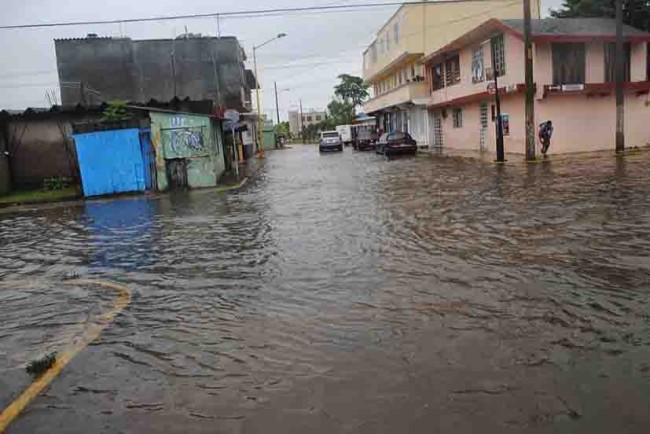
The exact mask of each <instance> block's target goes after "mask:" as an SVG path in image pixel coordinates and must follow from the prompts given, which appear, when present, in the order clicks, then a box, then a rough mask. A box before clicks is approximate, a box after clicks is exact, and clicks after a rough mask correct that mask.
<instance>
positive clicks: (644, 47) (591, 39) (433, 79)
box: [422, 18, 650, 155]
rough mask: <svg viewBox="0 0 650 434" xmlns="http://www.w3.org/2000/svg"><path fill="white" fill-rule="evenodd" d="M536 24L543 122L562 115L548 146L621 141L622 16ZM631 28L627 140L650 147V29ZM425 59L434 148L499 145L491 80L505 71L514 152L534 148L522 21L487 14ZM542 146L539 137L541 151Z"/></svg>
mask: <svg viewBox="0 0 650 434" xmlns="http://www.w3.org/2000/svg"><path fill="white" fill-rule="evenodd" d="M532 33H533V44H534V45H533V62H534V80H535V83H536V86H537V87H536V95H535V128H536V132H537V130H538V128H539V124H540V123H541V122H543V121H545V120H549V119H550V120H551V121H553V126H554V133H553V140H552V144H551V148H550V150H549V154H553V153H565V152H584V151H594V150H607V149H610V150H611V149H614V148H615V112H616V106H615V96H614V46H615V45H614V40H615V22H614V20H611V19H601V18H595V19H592V18H577V19H541V20H532ZM623 35H624V40H625V51H624V52H625V57H626V65H625V70H626V71H625V74H626V77H625V81H626V82H625V137H626V146H627V147H632V146H647V145H650V97H649V95H648V93H649V91H650V81H649V80H650V78H649V75H650V56H649V53H648V41H650V33H646V32H643V31H640V30H637V29H634V28H632V27H629V26H625V27H624V31H623ZM493 50H494V58H495V60H496V62H495V63H496V64H495V65H493V64H492V51H493ZM422 63H424V64H425V67H426V73H427V74H426V75H427V81H428V85H429V90H430V98H429V101H428V108H429V118H430V122H429V125H430V135H431V139H432V140H431V141H432V143H433V145H434V147H436V146H437V147H441V148H443V149H450V150H468V151H470V150H471V151H482V150H485V151H489V152H492V153H494V152H495V125H496V124H495V122H494V111H495V110H494V96H493V95H492V94H491V92H489V89H488V86H489V83H492V82H493V80H492V76H493V73H494V72H496V74H497V78H498V82H499V93H500V96H501V112H502V114H503V115H504V124H505V125H504V130H505V134H506V135H505V138H504V144H505V151H506V153H517V154H524V153H525V124H524V87H525V86H524V45H523V20H516V19H513V20H498V19H491V20H489V21H486V22H485V23H483V24H481V25H480V26H478V27H475V28H474V29H472V30H470V31H469V32H467V33H465V34H464V35H462V36H461V37H459V38H458V39H456V40H454V41H452V42H451V43H449V44H447V45H446V46H444V47H443V48H441V49H440V50H437V51H435V52H433V53H431V54H430V55H428V56H426V57H425V58H424V59H423V61H422ZM538 142H539V141H538ZM540 148H541V145H540V144H539V143H538V145H537V154H538V155H539V153H540V152H539V150H540Z"/></svg>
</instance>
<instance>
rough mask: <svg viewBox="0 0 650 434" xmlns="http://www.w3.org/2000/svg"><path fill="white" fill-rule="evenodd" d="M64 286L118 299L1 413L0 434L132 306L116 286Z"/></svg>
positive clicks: (124, 290) (127, 293) (127, 294)
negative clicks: (115, 295) (99, 291)
mask: <svg viewBox="0 0 650 434" xmlns="http://www.w3.org/2000/svg"><path fill="white" fill-rule="evenodd" d="M65 283H67V284H76V285H78V284H81V285H97V286H101V287H103V288H106V289H112V290H115V291H117V292H118V293H119V297H118V298H117V300H115V301H114V302H113V308H112V309H111V310H110V311H108V312H106V313H103V314H102V315H100V317H99V321H98V322H96V323H93V324H90V325H89V326H88V327H86V329H85V330H84V334H83V336H82V338H81V339H79V340H77V341H76V342H74V343H73V344H72V345H71V346H70V348H67V349H65V350H64V351H61V352H59V353H57V355H56V362H55V363H54V364H53V365H52V366H51V367H50V368H49V369H48V370H47V371H45V372H44V373H43V374H42V375H41V376H40V377H38V378H36V380H34V382H32V384H30V385H29V387H27V389H25V390H24V391H23V393H21V394H20V396H19V397H18V398H16V399H15V400H14V401H13V402H12V403H11V404H9V406H8V407H7V408H5V409H4V410H3V411H2V414H0V433H2V432H4V431H5V430H6V429H7V427H8V426H9V424H10V423H11V422H12V421H13V420H14V419H15V418H16V417H17V416H18V415H19V414H20V412H21V411H23V410H24V409H25V407H27V405H28V404H29V403H30V402H31V401H32V400H33V399H34V398H35V397H36V396H37V395H38V394H39V393H41V392H42V391H43V389H45V388H46V387H47V386H48V385H49V384H50V383H51V382H52V380H54V379H55V378H56V377H57V376H58V375H59V374H60V373H61V371H62V370H63V368H64V367H65V365H67V364H68V362H70V361H71V360H72V359H73V358H74V357H75V356H76V355H77V354H79V353H80V352H81V351H82V350H83V349H85V348H86V347H87V346H88V344H90V343H91V342H92V341H94V340H95V339H97V338H98V337H99V335H101V333H102V331H103V330H104V329H105V328H106V327H108V326H109V325H110V324H112V323H113V321H114V320H115V317H116V316H117V315H118V314H119V313H120V312H122V310H124V308H125V307H126V306H127V305H128V304H129V303H130V302H131V291H129V290H128V289H127V288H126V287H124V286H122V285H118V284H116V283H110V282H101V281H97V280H84V279H79V280H73V281H70V282H65Z"/></svg>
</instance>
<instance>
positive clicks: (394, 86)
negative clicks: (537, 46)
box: [363, 0, 540, 146]
mask: <svg viewBox="0 0 650 434" xmlns="http://www.w3.org/2000/svg"><path fill="white" fill-rule="evenodd" d="M539 2H540V0H531V5H532V6H531V7H532V16H533V18H539ZM491 17H498V18H522V17H523V7H522V3H521V2H518V1H515V2H513V1H511V0H480V1H465V2H459V3H440V4H436V2H426V3H424V2H423V3H422V4H413V3H409V4H404V5H402V6H401V7H400V8H399V9H398V10H397V12H395V14H394V15H393V16H392V17H391V18H390V19H389V20H388V21H387V22H386V23H385V24H384V25H383V26H382V27H381V28H380V29H379V31H378V32H377V37H376V38H375V40H374V41H373V42H372V43H371V44H370V46H369V47H368V48H367V49H366V51H365V52H364V53H363V77H364V80H365V81H366V83H368V84H369V85H370V87H371V90H372V98H371V99H370V100H368V101H367V102H366V104H365V105H364V111H365V112H366V113H368V114H370V115H374V116H376V117H377V119H378V122H379V126H380V127H381V128H382V129H383V130H385V131H388V130H393V129H399V130H405V131H408V132H410V133H411V135H412V136H413V137H414V138H415V139H416V140H417V141H418V143H419V144H420V145H424V146H427V145H429V144H430V142H431V139H432V134H431V128H430V125H431V122H432V119H430V117H429V115H428V111H427V107H426V101H427V99H428V97H429V92H428V87H427V83H426V79H425V78H426V73H425V70H424V68H423V66H422V64H421V60H422V58H424V57H425V56H426V55H428V54H430V53H433V52H435V51H437V50H439V49H440V48H441V47H443V46H445V45H446V44H448V43H449V42H451V41H453V40H455V39H456V38H458V37H459V36H460V35H462V34H464V33H466V32H467V30H468V29H471V28H473V27H476V26H477V25H478V24H480V23H482V22H483V21H485V20H486V19H489V18H491Z"/></svg>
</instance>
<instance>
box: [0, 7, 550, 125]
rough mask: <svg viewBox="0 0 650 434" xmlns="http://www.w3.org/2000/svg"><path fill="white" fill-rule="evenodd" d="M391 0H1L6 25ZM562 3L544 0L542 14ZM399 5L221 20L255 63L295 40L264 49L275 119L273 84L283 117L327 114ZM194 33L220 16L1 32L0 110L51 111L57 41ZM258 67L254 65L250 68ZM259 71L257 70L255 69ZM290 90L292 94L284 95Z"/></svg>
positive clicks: (261, 65)
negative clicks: (341, 78) (297, 112)
mask: <svg viewBox="0 0 650 434" xmlns="http://www.w3.org/2000/svg"><path fill="white" fill-rule="evenodd" d="M387 1H390V0H351V1H345V0H321V1H318V0H305V1H298V0H184V1H178V0H110V1H108V2H99V1H90V0H57V1H51V0H2V2H1V3H2V4H1V6H2V9H3V11H2V12H3V13H2V14H1V16H0V25H15V24H31V23H44V22H64V21H83V20H108V19H122V18H142V17H155V16H166V15H177V14H195V13H196V14H201V13H215V12H230V11H241V10H256V9H270V8H282V7H305V6H315V5H318V6H321V5H338V4H360V3H381V2H387ZM560 3H561V0H542V10H543V11H546V10H547V9H548V8H550V7H556V6H558V5H559V4H560ZM396 9H397V7H396V6H385V7H381V8H373V9H367V10H363V11H345V12H343V11H338V12H327V13H323V12H317V13H309V14H305V13H301V14H283V15H279V16H270V17H269V16H267V17H254V18H229V19H224V18H222V19H221V20H220V28H221V34H222V35H223V36H225V35H232V36H236V37H237V38H239V40H240V41H241V43H242V45H243V46H244V48H245V50H246V52H247V54H248V56H249V61H250V60H251V59H250V58H251V47H252V46H253V45H256V44H259V43H261V42H264V41H265V40H267V39H269V38H271V37H273V35H276V34H277V33H279V32H284V33H287V34H288V36H287V37H286V38H284V39H281V40H279V41H275V42H273V43H271V44H269V45H267V46H265V47H263V48H262V49H260V50H258V69H259V75H260V81H261V83H262V88H263V90H262V100H263V102H262V108H263V110H264V111H265V112H266V113H269V114H272V113H275V108H274V107H275V102H274V99H273V82H274V81H277V83H278V89H280V111H281V117H282V118H284V119H286V111H287V110H289V109H291V108H295V107H297V104H298V101H299V100H300V99H302V101H303V109H305V110H307V109H311V108H313V109H323V108H325V107H326V106H327V103H328V102H329V99H330V97H331V94H332V88H333V86H334V85H335V84H336V82H337V79H336V77H337V75H338V74H341V73H350V74H357V75H360V74H361V59H362V58H361V53H362V52H363V50H364V48H365V47H366V46H367V45H368V44H369V43H370V42H371V41H372V39H373V37H374V34H375V32H376V31H377V30H378V29H379V27H380V26H381V25H382V24H383V23H384V22H385V21H386V20H387V19H388V18H389V17H390V15H392V13H393V12H394V11H395V10H396ZM185 26H187V29H188V31H190V32H193V33H203V34H210V35H214V34H215V33H216V29H217V21H216V19H215V18H205V19H191V20H190V19H188V20H176V21H156V22H148V23H129V24H121V25H118V24H114V25H84V26H73V27H56V28H43V29H20V30H0V52H1V53H2V56H1V57H0V109H3V108H7V109H8V108H13V109H22V108H25V107H44V106H47V101H46V99H45V92H46V90H47V89H54V90H56V91H57V92H58V76H57V72H56V58H55V55H54V42H53V40H54V39H55V38H73V37H83V36H85V35H86V34H87V33H97V34H99V35H105V36H128V37H131V38H133V39H150V38H171V37H174V36H176V35H179V34H181V33H183V32H184V31H185V30H184V28H185ZM249 63H252V62H249ZM251 67H252V65H251ZM285 89H288V90H285Z"/></svg>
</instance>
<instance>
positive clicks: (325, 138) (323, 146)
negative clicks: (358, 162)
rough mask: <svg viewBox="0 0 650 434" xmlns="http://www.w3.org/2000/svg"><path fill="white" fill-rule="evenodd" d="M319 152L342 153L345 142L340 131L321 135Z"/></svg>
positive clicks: (325, 132) (324, 132)
mask: <svg viewBox="0 0 650 434" xmlns="http://www.w3.org/2000/svg"><path fill="white" fill-rule="evenodd" d="M318 150H319V151H320V152H326V151H342V150H343V141H342V140H341V136H340V135H339V133H338V131H323V132H322V133H320V141H319V142H318Z"/></svg>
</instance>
